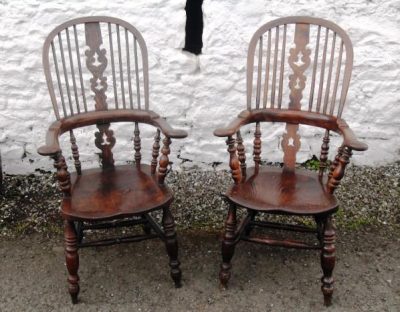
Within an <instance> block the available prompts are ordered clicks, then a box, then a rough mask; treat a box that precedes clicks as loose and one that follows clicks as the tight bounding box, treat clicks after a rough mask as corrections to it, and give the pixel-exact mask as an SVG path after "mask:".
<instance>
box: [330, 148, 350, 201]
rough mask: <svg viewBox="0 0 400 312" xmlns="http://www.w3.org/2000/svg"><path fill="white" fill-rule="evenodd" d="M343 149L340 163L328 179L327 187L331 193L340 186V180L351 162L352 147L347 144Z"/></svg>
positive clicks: (339, 158) (339, 159)
mask: <svg viewBox="0 0 400 312" xmlns="http://www.w3.org/2000/svg"><path fill="white" fill-rule="evenodd" d="M341 150H342V153H341V155H340V156H339V157H338V164H337V166H336V167H335V169H334V170H333V171H332V175H331V176H330V177H329V179H328V184H327V188H328V191H329V193H331V194H333V192H334V191H335V190H336V188H337V187H338V186H339V184H340V180H342V178H343V176H344V172H345V169H346V166H347V165H348V164H349V162H350V158H351V155H352V152H351V148H349V147H347V146H344V147H342V148H341ZM338 155H339V154H338ZM338 155H337V156H338Z"/></svg>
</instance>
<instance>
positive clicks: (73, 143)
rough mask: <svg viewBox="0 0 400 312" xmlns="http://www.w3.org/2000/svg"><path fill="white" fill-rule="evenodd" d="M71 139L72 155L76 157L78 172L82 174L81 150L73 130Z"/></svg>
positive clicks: (70, 132) (75, 163)
mask: <svg viewBox="0 0 400 312" xmlns="http://www.w3.org/2000/svg"><path fill="white" fill-rule="evenodd" d="M69 135H70V141H71V150H72V157H73V158H74V165H75V169H76V173H77V174H78V175H81V174H82V167H81V162H80V160H79V150H78V145H77V144H76V138H75V135H74V132H73V131H72V130H70V131H69Z"/></svg>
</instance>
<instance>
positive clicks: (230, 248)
mask: <svg viewBox="0 0 400 312" xmlns="http://www.w3.org/2000/svg"><path fill="white" fill-rule="evenodd" d="M236 224H237V221H236V206H235V205H234V204H232V203H231V205H230V207H229V211H228V216H227V218H226V221H225V233H224V238H223V241H222V247H221V251H222V264H221V270H220V272H219V280H220V282H221V286H222V287H224V288H227V287H228V281H229V279H230V277H231V268H232V265H231V260H232V257H233V254H234V252H235V245H236V242H235V240H236Z"/></svg>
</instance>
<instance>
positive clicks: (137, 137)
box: [133, 122, 142, 167]
mask: <svg viewBox="0 0 400 312" xmlns="http://www.w3.org/2000/svg"><path fill="white" fill-rule="evenodd" d="M133 133H134V139H133V143H134V148H135V164H136V166H137V167H140V160H141V159H142V155H141V154H140V130H139V124H138V123H137V122H135V131H134V132H133Z"/></svg>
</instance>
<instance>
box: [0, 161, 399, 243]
mask: <svg viewBox="0 0 400 312" xmlns="http://www.w3.org/2000/svg"><path fill="white" fill-rule="evenodd" d="M231 183H232V182H231V178H230V175H229V173H228V172H227V171H221V170H216V171H201V170H195V169H192V170H185V171H182V172H176V171H171V172H170V174H169V175H168V185H170V187H171V188H172V189H173V191H174V194H175V201H174V203H173V207H172V209H173V211H174V215H175V218H176V222H177V224H178V228H179V229H192V228H193V229H205V230H215V229H221V228H222V226H223V221H224V218H225V213H226V203H225V202H224V201H223V198H222V197H221V195H220V194H221V193H223V192H224V191H225V190H226V189H227V187H228V186H229V185H230V184H231ZM55 185H56V184H55V181H54V177H53V174H52V173H48V172H42V171H38V172H37V174H31V175H29V176H17V175H15V176H11V175H6V176H5V178H4V195H3V196H2V197H0V231H1V233H2V235H3V236H9V235H15V234H17V235H18V234H21V233H32V232H59V231H60V218H59V217H58V208H59V205H60V194H59V193H58V192H57V190H56V187H55ZM336 194H337V197H338V200H339V202H340V205H341V207H342V209H341V210H339V212H338V213H337V216H336V223H337V225H338V226H339V227H344V228H359V227H362V226H364V225H369V226H371V225H374V226H378V227H381V226H384V227H399V225H400V162H397V163H394V164H391V165H388V166H383V167H377V168H371V167H355V166H349V167H348V169H347V171H346V176H345V177H344V179H343V180H342V185H341V186H340V188H339V190H338V192H337V193H336ZM296 222H300V223H307V222H308V220H307V219H301V218H299V219H296Z"/></svg>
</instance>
